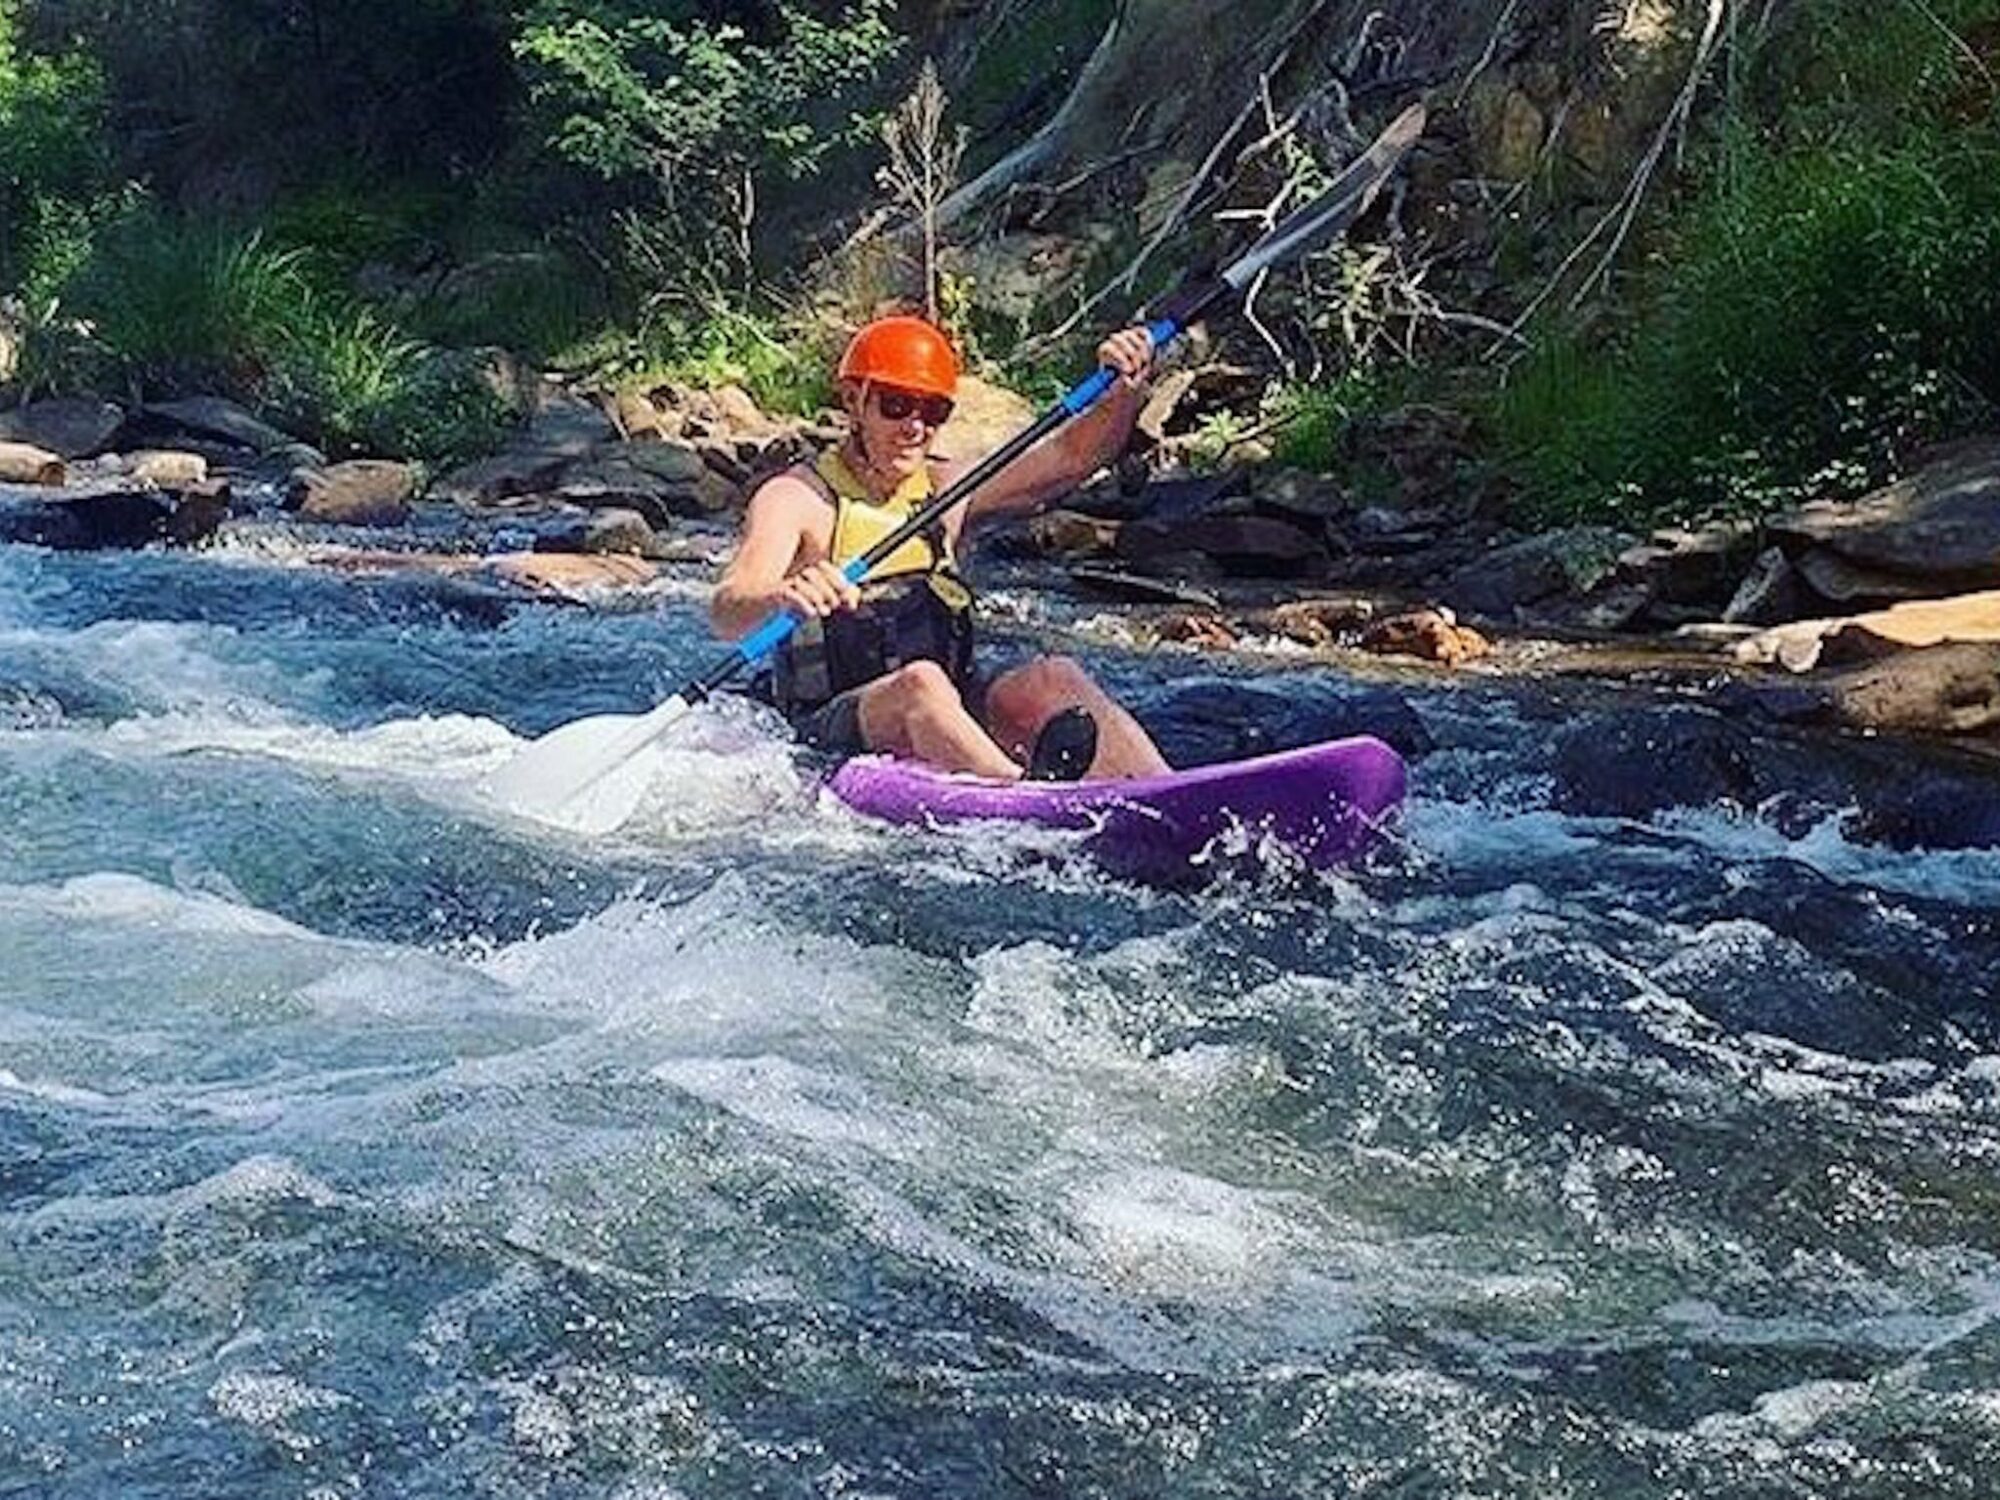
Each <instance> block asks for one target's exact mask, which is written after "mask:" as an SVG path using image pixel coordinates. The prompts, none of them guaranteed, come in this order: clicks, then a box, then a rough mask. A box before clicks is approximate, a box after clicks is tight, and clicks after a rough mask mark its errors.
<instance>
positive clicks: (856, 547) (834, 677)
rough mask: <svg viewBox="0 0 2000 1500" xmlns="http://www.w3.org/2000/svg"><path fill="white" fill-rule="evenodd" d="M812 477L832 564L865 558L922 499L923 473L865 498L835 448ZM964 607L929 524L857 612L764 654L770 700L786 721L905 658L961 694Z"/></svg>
mask: <svg viewBox="0 0 2000 1500" xmlns="http://www.w3.org/2000/svg"><path fill="white" fill-rule="evenodd" d="M813 474H814V476H815V477H816V478H817V479H818V480H819V482H820V483H821V484H822V485H823V486H825V489H826V492H827V497H828V499H830V500H831V501H832V503H833V537H832V541H831V543H830V544H829V546H828V551H827V556H828V560H829V561H830V562H832V563H834V564H835V565H836V566H845V565H846V564H848V563H850V562H852V561H853V560H854V559H855V558H857V557H860V556H861V555H862V554H864V553H865V552H867V551H868V549H869V548H871V547H873V546H874V545H875V544H876V543H877V542H880V541H881V540H882V539H883V538H884V537H886V536H888V535H889V533H890V532H892V531H894V530H895V529H896V528H897V527H899V526H901V525H902V524H903V523H904V522H905V521H907V520H908V519H909V518H910V517H911V516H912V515H914V514H915V513H916V512H917V511H918V510H920V509H922V507H923V506H924V504H925V503H926V502H927V501H928V500H929V499H930V498H931V491H932V484H931V476H930V471H929V470H928V469H925V470H923V471H921V472H919V473H916V474H912V475H911V476H910V477H909V478H908V479H906V480H904V481H903V482H902V483H901V484H900V485H898V486H897V487H896V491H895V493H894V494H892V495H890V496H889V498H888V499H886V500H877V499H875V498H874V497H873V496H872V495H870V494H869V493H868V488H867V486H866V485H864V484H862V482H861V481H860V479H859V478H858V477H857V476H856V475H855V473H854V471H853V470H852V469H850V468H849V467H848V466H847V464H846V462H845V461H844V460H843V459H842V458H841V456H840V454H839V452H838V451H837V450H836V451H833V452H829V453H826V454H824V455H822V456H821V458H820V460H819V461H818V462H817V463H816V464H814V465H813ZM972 602H973V601H972V590H971V589H970V588H968V587H967V586H966V584H965V581H964V580H963V579H962V578H960V577H959V574H958V568H957V565H956V562H955V560H954V559H953V557H952V547H951V538H950V534H949V533H948V532H947V531H946V530H945V528H944V527H943V526H942V525H937V526H933V527H929V528H927V529H926V530H924V531H923V532H920V533H919V534H918V535H916V536H914V537H912V538H910V539H909V540H908V541H907V542H904V543H903V544H902V545H901V546H899V547H897V548H896V550H895V551H894V552H892V553H890V554H889V556H888V557H886V558H884V559H883V560H882V561H881V562H879V563H877V564H876V565H875V567H874V569H873V570H872V571H871V572H870V573H869V575H868V579H867V582H865V583H864V584H862V586H861V605H860V607H859V608H857V609H847V610H840V611H838V612H836V613H834V614H831V615H828V616H826V617H825V618H824V619H813V620H802V621H800V622H799V625H798V628H797V629H796V630H794V631H793V632H792V634H791V636H790V637H789V638H788V639H787V640H786V641H785V643H784V645H782V646H781V647H779V648H778V651H777V652H776V653H775V655H774V656H773V657H772V660H771V682H770V697H771V701H773V702H774V703H776V704H777V705H778V707H779V708H780V709H782V710H783V711H784V712H785V713H786V714H788V715H792V716H794V717H796V716H797V715H799V714H800V713H803V712H808V711H810V710H813V709H816V708H817V707H819V706H820V705H821V704H823V703H825V702H826V701H827V700H828V699H830V698H832V697H834V696H835V695H837V694H839V693H843V692H846V691H847V690H848V689H850V688H856V687H860V686H863V685H864V684H866V683H869V682H872V681H874V680H875V679H876V678H878V677H880V676H882V675H883V674H884V673H886V672H892V671H894V670H895V669H896V668H898V667H901V666H905V665H908V664H909V663H910V662H914V661H934V662H936V663H937V664H938V665H939V666H941V667H943V668H944V669H945V671H946V672H947V673H948V674H949V675H950V676H951V678H952V680H953V681H954V682H957V683H958V684H959V685H960V687H961V689H964V688H965V687H967V686H969V685H970V684H971V682H972V680H973V676H972V674H973V664H972Z"/></svg>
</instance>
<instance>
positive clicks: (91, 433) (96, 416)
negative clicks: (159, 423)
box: [0, 396, 125, 458]
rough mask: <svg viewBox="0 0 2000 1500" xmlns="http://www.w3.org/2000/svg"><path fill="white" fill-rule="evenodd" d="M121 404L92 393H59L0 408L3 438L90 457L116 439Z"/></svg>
mask: <svg viewBox="0 0 2000 1500" xmlns="http://www.w3.org/2000/svg"><path fill="white" fill-rule="evenodd" d="M124 426H125V412H124V409H123V408H122V407H118V406H114V405H112V404H111V403H110V402H109V401H99V400H96V399H95V398H94V397H89V396H57V397H53V398H52V399H50V400H47V401H34V402H30V403H29V404H28V405H26V406H17V407H15V408H14V409H13V410H12V411H7V412H0V440H4V441H6V442H10V443H27V444H29V445H31V446H33V447H36V448H46V449H48V451H49V452H51V453H53V454H55V455H57V456H58V457H60V458H91V457H94V456H95V455H97V454H99V453H102V452H104V451H105V450H106V449H107V448H110V447H111V446H112V444H113V443H114V442H116V441H117V438H118V434H119V432H120V431H121V430H122V429H123V428H124Z"/></svg>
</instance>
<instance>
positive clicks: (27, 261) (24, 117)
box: [0, 0, 108, 288]
mask: <svg viewBox="0 0 2000 1500" xmlns="http://www.w3.org/2000/svg"><path fill="white" fill-rule="evenodd" d="M20 32H21V5H20V0H0V284H4V285H5V286H7V287H9V288H15V287H19V286H20V285H21V284H22V282H23V280H24V279H25V278H26V276H27V273H28V271H29V269H30V268H31V267H32V266H34V264H35V263H36V262H37V260H38V259H41V258H44V257H48V256H51V255H56V256H60V254H61V250H62V246H61V243H60V241H61V237H62V235H63V232H64V230H65V228H66V227H67V226H68V225H69V224H70V222H71V221H72V220H73V218H74V216H75V215H76V214H77V213H79V212H81V211H82V210H81V208H80V205H82V204H87V203H89V202H90V201H92V200H93V199H94V198H95V197H96V196H97V195H99V194H100V193H102V192H103V191H104V190H105V188H106V186H107V162H108V152H107V150H106V146H105V140H104V134H103V115H104V80H103V76H102V74H101V73H100V72H99V70H98V68H97V65H96V63H95V62H94V61H93V60H92V59H91V58H90V57H88V56H87V55H85V54H83V53H81V52H64V53H58V54H53V55H51V54H44V53H38V52H35V51H32V50H30V49H28V48H27V47H25V46H23V44H22V41H21V36H20ZM51 240H54V241H56V243H54V244H52V243H50V242H51Z"/></svg>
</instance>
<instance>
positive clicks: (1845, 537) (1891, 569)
mask: <svg viewBox="0 0 2000 1500" xmlns="http://www.w3.org/2000/svg"><path fill="white" fill-rule="evenodd" d="M1769 531H1770V534H1771V536H1772V537H1774V538H1775V539H1776V540H1777V541H1778V542H1779V544H1780V545H1782V546H1784V547H1785V548H1786V550H1787V551H1790V552H1794V553H1803V552H1804V551H1805V550H1806V549H1808V548H1814V547H1819V548H1824V549H1826V550H1827V551H1829V552H1833V553H1836V554H1838V555H1839V556H1840V557H1842V558H1844V559H1846V561H1848V562H1849V563H1852V564H1854V565H1855V566H1856V567H1857V568H1860V569H1864V570H1871V571H1876V572H1882V573H1894V574H1900V575H1902V576H1904V577H1915V578H1927V579H1937V580H1941V581H1945V582H1947V584H1948V586H1950V587H1955V588H1968V587H1986V588H1992V587H2000V438H1989V439H1982V440H1980V441H1977V442H1971V443H1966V444H1962V445H1960V446H1959V447H1958V448H1956V449H1954V450H1953V451H1952V452H1950V453H1949V454H1948V455H1946V456H1945V457H1942V458H1940V459H1938V460H1937V461H1936V462H1934V463H1931V464H1929V465H1927V466H1926V467H1924V468H1922V469H1919V470H1918V471H1917V472H1916V473H1915V474H1912V475H1909V476H1908V477H1906V478H1903V479H1899V480H1897V481H1896V482H1895V483H1894V484H1889V485H1884V486H1883V487H1882V488H1881V489H1879V490H1876V491H1874V492H1873V493H1872V494H1868V495H1864V496H1863V497H1862V498H1861V499H1859V500H1856V501H1853V502H1852V503H1846V502H1839V501H1825V500H1821V501H1815V502H1813V503H1812V504H1811V505H1807V506H1803V507H1801V508H1800V509H1798V510H1795V511H1793V512H1791V513H1790V514H1788V515H1785V516H1781V517H1779V518H1778V519H1777V520H1775V521H1773V522H1771V523H1770V527H1769Z"/></svg>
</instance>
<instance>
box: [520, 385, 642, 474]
mask: <svg viewBox="0 0 2000 1500" xmlns="http://www.w3.org/2000/svg"><path fill="white" fill-rule="evenodd" d="M618 439H619V433H618V429H617V428H616V427H614V426H612V424H611V419H610V418H609V417H607V416H606V415H605V414H604V412H603V410H602V409H601V408H599V407H598V406H596V405H594V404H593V403H591V402H589V401H584V400H581V399H579V398H578V397H576V396H572V395H570V394H568V393H567V392H562V393H559V394H557V395H554V396H551V397H549V398H548V399H547V400H545V401H544V402H543V403H542V407H541V410H539V411H537V412H536V413H535V414H534V416H533V417H531V418H530V419H529V421H528V429H527V431H526V433H525V434H523V437H522V440H521V442H520V444H519V445H518V446H519V447H520V448H522V449H524V450H528V451H531V452H535V453H540V454H545V455H551V456H554V457H559V458H585V457H588V456H589V455H590V454H591V453H593V452H595V451H596V450H597V449H598V448H600V447H602V446H603V445H604V444H606V443H614V442H617V441H618Z"/></svg>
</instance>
